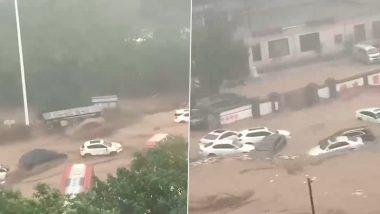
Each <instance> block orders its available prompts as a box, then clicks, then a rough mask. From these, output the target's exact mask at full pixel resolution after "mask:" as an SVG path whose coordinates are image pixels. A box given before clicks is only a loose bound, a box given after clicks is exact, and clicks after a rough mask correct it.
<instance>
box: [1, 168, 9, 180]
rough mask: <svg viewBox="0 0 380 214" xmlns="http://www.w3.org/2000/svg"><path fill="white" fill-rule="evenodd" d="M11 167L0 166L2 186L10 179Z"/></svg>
mask: <svg viewBox="0 0 380 214" xmlns="http://www.w3.org/2000/svg"><path fill="white" fill-rule="evenodd" d="M8 172H9V167H7V166H4V165H1V164H0V184H4V183H5V181H6V179H7V177H8Z"/></svg>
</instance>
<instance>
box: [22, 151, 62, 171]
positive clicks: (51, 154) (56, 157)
mask: <svg viewBox="0 0 380 214" xmlns="http://www.w3.org/2000/svg"><path fill="white" fill-rule="evenodd" d="M65 159H67V155H66V154H63V153H58V152H55V151H51V150H47V149H34V150H32V151H30V152H27V153H25V154H23V155H22V156H21V158H20V160H19V166H20V168H22V169H24V170H31V169H33V168H34V167H37V166H39V165H42V164H48V163H51V162H54V161H60V160H65Z"/></svg>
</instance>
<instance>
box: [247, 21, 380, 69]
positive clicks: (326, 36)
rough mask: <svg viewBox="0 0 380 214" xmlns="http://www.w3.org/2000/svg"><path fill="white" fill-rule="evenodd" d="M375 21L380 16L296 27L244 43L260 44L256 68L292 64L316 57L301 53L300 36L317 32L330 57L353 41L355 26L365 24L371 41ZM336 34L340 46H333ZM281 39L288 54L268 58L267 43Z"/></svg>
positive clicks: (324, 52)
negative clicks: (338, 37) (340, 41)
mask: <svg viewBox="0 0 380 214" xmlns="http://www.w3.org/2000/svg"><path fill="white" fill-rule="evenodd" d="M377 20H380V14H379V15H374V16H369V17H364V18H356V19H351V20H345V21H342V22H339V23H336V24H334V25H325V26H320V27H307V26H306V27H305V26H298V27H294V28H291V29H288V30H286V31H284V32H283V33H281V34H275V35H268V36H263V37H257V38H252V37H251V38H245V39H244V41H245V43H246V45H250V46H253V45H255V44H257V43H259V44H260V48H261V57H262V60H261V61H255V62H254V63H255V66H256V67H258V68H260V67H264V66H268V65H279V64H285V63H292V62H297V61H302V60H306V59H311V58H314V57H316V56H317V55H318V54H317V53H316V52H315V51H308V52H301V47H300V42H299V36H300V35H304V34H309V33H315V32H319V38H320V42H321V44H322V54H323V55H329V54H330V55H332V54H337V53H339V52H341V51H343V50H344V46H345V45H344V44H345V42H346V41H353V39H354V26H355V25H357V24H365V31H366V40H373V37H372V35H373V30H372V22H373V21H377ZM337 34H342V36H343V41H342V43H341V44H335V35H337ZM283 38H287V39H288V43H289V52H290V54H289V55H287V56H282V57H280V58H277V59H271V58H269V50H268V42H269V41H272V40H277V39H283Z"/></svg>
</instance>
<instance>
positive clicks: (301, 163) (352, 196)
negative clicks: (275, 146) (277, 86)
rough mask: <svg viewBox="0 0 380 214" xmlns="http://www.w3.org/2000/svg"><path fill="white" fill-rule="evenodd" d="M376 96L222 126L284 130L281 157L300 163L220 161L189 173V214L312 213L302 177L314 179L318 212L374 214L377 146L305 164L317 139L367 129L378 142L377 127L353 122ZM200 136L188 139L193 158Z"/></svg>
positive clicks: (374, 92)
mask: <svg viewBox="0 0 380 214" xmlns="http://www.w3.org/2000/svg"><path fill="white" fill-rule="evenodd" d="M379 97H380V90H379V89H368V90H365V91H362V92H361V93H360V94H357V96H356V97H353V98H350V99H344V100H342V99H336V100H333V101H329V102H326V103H323V104H320V105H317V106H315V107H312V108H309V109H304V110H302V111H293V112H283V113H278V114H274V115H271V116H269V117H263V118H260V119H248V120H244V121H241V122H238V123H235V124H231V125H229V126H226V127H225V128H227V129H232V130H241V129H244V128H248V127H254V126H267V127H269V128H272V129H286V130H289V131H290V132H291V133H292V139H291V140H290V142H289V143H288V146H287V147H286V149H285V150H284V151H283V152H282V153H283V154H284V155H299V156H300V158H299V159H296V160H282V161H278V162H275V163H260V162H256V161H252V160H245V161H243V160H233V159H226V160H221V161H218V162H215V163H209V164H203V165H200V166H197V167H194V168H191V169H190V199H189V200H190V214H206V213H207V214H217V213H228V214H246V213H255V214H261V213H282V214H301V213H305V214H306V213H311V211H310V202H309V196H308V189H307V185H306V183H305V181H306V178H305V176H306V175H309V176H311V177H315V178H316V180H315V181H314V182H313V184H312V186H313V191H314V199H315V205H316V212H317V213H323V214H359V213H360V214H375V213H380V204H379V203H378V201H380V189H379V188H377V186H378V181H379V180H380V170H379V164H380V152H379V151H380V150H379V148H380V147H379V146H378V145H377V144H376V143H374V146H372V147H368V148H367V149H363V150H361V151H356V152H352V153H350V154H347V155H344V156H339V157H335V158H332V159H329V160H326V161H324V162H322V163H320V164H317V165H312V164H310V163H309V162H308V161H307V159H306V158H303V157H304V156H305V153H306V152H307V150H308V149H310V148H311V147H313V146H315V145H316V144H317V143H318V141H319V140H320V139H323V138H325V137H326V136H329V135H331V134H333V133H334V132H335V131H337V130H340V129H343V128H349V127H354V126H358V125H364V124H365V125H368V126H369V127H370V128H371V129H372V130H373V132H374V133H375V135H377V136H380V126H379V125H377V124H369V123H366V122H361V121H357V120H356V119H355V116H354V112H355V110H357V109H359V108H363V107H370V106H380V100H379ZM203 134H205V133H204V132H203V133H199V132H198V133H195V132H194V133H192V135H191V136H192V138H191V142H192V143H191V151H190V152H191V156H192V157H193V158H196V157H197V151H198V146H197V142H198V141H199V139H200V137H201V136H202V135H203ZM377 143H380V137H378V139H377Z"/></svg>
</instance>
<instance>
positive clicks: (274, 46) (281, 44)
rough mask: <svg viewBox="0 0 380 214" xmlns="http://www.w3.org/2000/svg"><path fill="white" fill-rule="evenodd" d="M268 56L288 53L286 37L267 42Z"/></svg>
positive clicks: (272, 56)
mask: <svg viewBox="0 0 380 214" xmlns="http://www.w3.org/2000/svg"><path fill="white" fill-rule="evenodd" d="M268 50H269V58H276V57H281V56H286V55H289V54H290V51H289V42H288V39H287V38H285V39H278V40H272V41H269V42H268Z"/></svg>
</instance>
